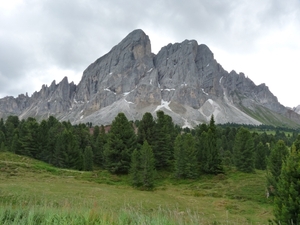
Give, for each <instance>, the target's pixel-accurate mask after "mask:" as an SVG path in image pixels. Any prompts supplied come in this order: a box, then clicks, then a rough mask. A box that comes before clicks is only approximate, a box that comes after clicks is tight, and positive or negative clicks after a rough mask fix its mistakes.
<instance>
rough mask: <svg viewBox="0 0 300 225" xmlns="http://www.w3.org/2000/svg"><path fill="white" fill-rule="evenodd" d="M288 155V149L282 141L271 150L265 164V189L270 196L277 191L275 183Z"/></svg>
mask: <svg viewBox="0 0 300 225" xmlns="http://www.w3.org/2000/svg"><path fill="white" fill-rule="evenodd" d="M287 155H288V147H287V146H286V145H285V143H284V141H283V140H279V141H278V142H277V143H276V145H275V146H274V147H273V148H272V149H271V153H270V156H269V158H268V164H267V188H268V191H269V193H270V194H271V195H274V194H275V193H276V190H277V183H278V180H279V176H280V174H281V168H282V163H283V162H284V160H285V159H286V157H287Z"/></svg>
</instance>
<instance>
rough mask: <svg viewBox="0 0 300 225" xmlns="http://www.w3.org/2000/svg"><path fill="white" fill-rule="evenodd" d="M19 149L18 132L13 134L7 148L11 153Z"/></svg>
mask: <svg viewBox="0 0 300 225" xmlns="http://www.w3.org/2000/svg"><path fill="white" fill-rule="evenodd" d="M19 149H20V143H19V137H18V134H15V135H14V137H13V139H12V141H11V145H10V148H9V150H10V151H11V152H13V153H16V152H18V150H19Z"/></svg>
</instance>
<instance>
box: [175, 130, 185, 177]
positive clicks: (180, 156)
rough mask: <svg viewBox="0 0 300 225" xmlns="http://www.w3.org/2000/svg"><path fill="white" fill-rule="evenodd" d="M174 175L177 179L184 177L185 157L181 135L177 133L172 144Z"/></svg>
mask: <svg viewBox="0 0 300 225" xmlns="http://www.w3.org/2000/svg"><path fill="white" fill-rule="evenodd" d="M174 159H175V162H174V176H175V177H176V178H178V179H180V178H185V175H186V173H185V170H186V163H187V162H186V160H187V157H186V155H185V152H184V147H183V141H182V136H181V135H180V134H178V135H177V137H176V139H175V144H174Z"/></svg>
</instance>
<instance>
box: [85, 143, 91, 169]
mask: <svg viewBox="0 0 300 225" xmlns="http://www.w3.org/2000/svg"><path fill="white" fill-rule="evenodd" d="M83 170H85V171H93V150H92V147H91V146H86V148H85V149H84V153H83Z"/></svg>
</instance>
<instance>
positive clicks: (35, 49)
mask: <svg viewBox="0 0 300 225" xmlns="http://www.w3.org/2000/svg"><path fill="white" fill-rule="evenodd" d="M0 8H1V5H0ZM299 8H300V6H299V1H297V0H291V1H290V2H289V4H287V3H286V2H283V1H280V0H266V1H263V2H262V1H258V0H253V1H230V0H222V1H219V0H201V1H199V0H187V1H173V0H164V1H161V0H153V1H146V0H139V1H136V0H127V1H124V0H112V1H108V0H107V1H106V0H86V1H82V0H72V1H71V0H61V1H52V0H45V1H34V0H28V1H24V4H23V5H20V6H19V8H17V9H16V11H15V13H14V14H12V15H9V16H5V15H0V30H1V32H2V34H1V35H0V82H1V83H0V90H1V91H0V95H1V94H2V93H6V94H13V95H16V94H18V93H23V92H24V89H23V88H24V87H25V86H23V87H18V88H19V89H18V88H17V86H15V87H14V88H11V87H13V86H14V82H15V81H14V80H17V81H18V82H20V81H21V79H22V78H24V77H27V76H26V74H29V73H30V72H31V71H33V70H40V71H42V70H43V69H47V68H50V67H51V66H56V67H58V68H61V69H71V70H76V71H81V72H82V71H83V70H84V69H85V68H86V67H87V66H88V65H89V64H90V63H92V62H93V61H95V60H96V59H97V58H99V57H100V56H102V55H103V54H105V53H107V52H108V51H109V50H110V49H111V48H112V47H113V46H114V45H116V44H117V43H118V42H120V41H121V39H122V38H124V37H125V36H126V35H127V34H128V33H129V32H131V31H132V30H133V29H136V28H141V29H144V30H147V29H151V30H154V31H155V32H156V33H157V34H160V33H163V34H168V35H169V36H170V37H172V40H176V41H178V42H181V41H183V40H184V39H196V40H197V41H198V42H199V43H204V44H207V45H208V46H210V45H214V46H216V47H218V48H222V49H223V50H224V51H227V52H237V53H241V52H251V51H253V49H254V48H255V44H256V42H257V41H258V40H259V38H261V37H263V36H264V35H265V33H268V32H269V30H270V29H280V28H281V27H282V26H285V25H286V24H287V23H290V22H291V21H293V22H294V23H296V24H298V26H299V21H300V18H299V14H300V13H299ZM291 17H293V18H291ZM1 21H2V22H1ZM3 21H7V22H5V23H4V22H3ZM297 21H298V22H297ZM150 39H151V36H150ZM161 47H163V46H161ZM49 79H51V78H49ZM50 82H51V81H49V83H50ZM21 83H22V82H21ZM23 83H24V82H23ZM26 85H27V86H26V87H27V88H28V87H29V86H30V84H26ZM6 94H5V95H6ZM0 97H1V96H0Z"/></svg>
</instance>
